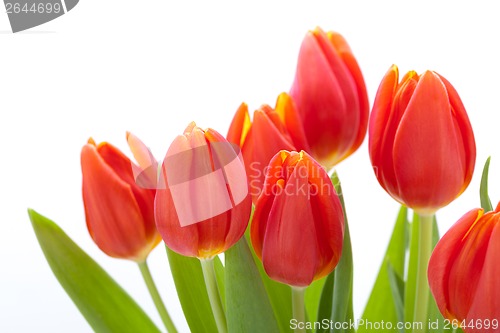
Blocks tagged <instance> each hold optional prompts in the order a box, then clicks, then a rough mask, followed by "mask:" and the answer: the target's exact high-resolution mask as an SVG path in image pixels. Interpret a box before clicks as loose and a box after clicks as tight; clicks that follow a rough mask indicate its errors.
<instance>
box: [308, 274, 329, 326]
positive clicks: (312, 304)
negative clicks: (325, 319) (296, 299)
mask: <svg viewBox="0 0 500 333" xmlns="http://www.w3.org/2000/svg"><path fill="white" fill-rule="evenodd" d="M325 281H326V277H324V278H322V279H319V280H316V281H314V282H313V283H311V285H310V286H309V287H307V288H306V295H305V300H304V302H305V306H306V313H307V319H308V320H309V321H311V322H315V321H316V319H317V318H318V308H319V302H320V298H321V294H322V293H323V286H324V285H325Z"/></svg>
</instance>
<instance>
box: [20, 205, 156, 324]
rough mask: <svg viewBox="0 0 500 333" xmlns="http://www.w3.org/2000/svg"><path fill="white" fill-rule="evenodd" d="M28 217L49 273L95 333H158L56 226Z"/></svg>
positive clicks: (34, 214)
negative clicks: (50, 272) (49, 269)
mask: <svg viewBox="0 0 500 333" xmlns="http://www.w3.org/2000/svg"><path fill="white" fill-rule="evenodd" d="M28 214H29V217H30V219H31V224H32V225H33V229H34V230H35V234H36V237H37V238H38V242H39V243H40V247H41V248H42V250H43V253H44V255H45V258H46V259H47V262H48V263H49V265H50V268H51V269H52V272H53V273H54V275H55V276H56V278H57V280H58V281H59V283H60V284H61V286H62V287H63V288H64V290H65V291H66V293H67V294H68V295H69V297H71V299H72V300H73V302H74V303H75V305H76V306H77V308H78V310H80V312H81V313H82V315H83V316H84V317H85V319H86V320H87V322H88V323H89V325H90V326H91V327H92V329H93V330H94V331H95V332H99V333H100V332H109V333H114V332H123V333H128V332H130V333H136V332H148V333H149V332H154V333H157V332H160V331H159V330H158V328H157V327H156V326H155V324H154V323H153V322H152V321H151V319H150V318H149V317H148V316H147V315H146V314H145V313H144V311H143V310H142V309H141V308H140V307H139V305H137V303H136V302H135V301H134V300H133V299H132V298H131V297H130V296H129V295H128V294H127V293H126V292H125V291H124V290H123V289H122V288H121V287H120V286H119V285H118V284H117V283H116V282H115V281H114V280H113V278H111V276H109V275H108V273H106V271H104V269H102V268H101V266H99V265H98V264H97V263H96V262H95V261H94V260H93V259H92V258H91V257H89V256H88V255H87V254H86V253H85V252H84V251H83V250H82V249H81V248H80V247H79V246H78V245H76V244H75V243H74V242H73V241H72V240H71V239H70V238H69V237H68V236H67V235H66V234H65V233H64V231H63V230H62V229H61V228H60V227H59V226H58V225H57V224H55V223H54V222H52V221H51V220H49V219H48V218H46V217H44V216H42V215H40V214H38V213H37V212H35V211H34V210H31V209H30V210H28ZM54 319H56V318H54Z"/></svg>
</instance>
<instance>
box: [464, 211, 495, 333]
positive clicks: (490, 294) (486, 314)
mask: <svg viewBox="0 0 500 333" xmlns="http://www.w3.org/2000/svg"><path fill="white" fill-rule="evenodd" d="M492 223H494V226H493V228H492V229H493V230H492V231H491V233H490V234H489V235H488V236H489V240H488V241H487V242H485V243H487V247H488V249H487V252H486V254H485V258H484V266H483V269H482V271H481V273H480V275H481V277H480V279H479V281H478V283H477V287H476V290H475V297H474V299H473V300H472V304H471V306H470V309H469V312H468V314H467V320H466V321H467V322H470V321H473V322H475V323H476V324H477V323H478V322H479V321H478V319H479V320H481V321H482V322H483V323H485V320H489V322H490V323H491V321H492V320H493V319H497V320H498V318H500V297H498V296H499V295H500V284H499V283H498V277H499V276H500V265H499V264H498V256H499V254H500V223H499V216H498V215H496V216H495V217H494V221H492ZM478 273H479V272H478ZM483 326H484V324H483ZM485 329H486V327H485V326H484V329H483V328H482V327H476V329H475V330H474V329H473V330H471V332H478V333H479V332H484V330H485Z"/></svg>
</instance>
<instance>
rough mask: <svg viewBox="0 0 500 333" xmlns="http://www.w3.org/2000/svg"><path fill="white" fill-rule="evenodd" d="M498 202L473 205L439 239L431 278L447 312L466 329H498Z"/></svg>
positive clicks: (499, 273)
mask: <svg viewBox="0 0 500 333" xmlns="http://www.w3.org/2000/svg"><path fill="white" fill-rule="evenodd" d="M499 261H500V204H499V205H498V206H497V208H496V210H495V211H494V212H488V213H486V214H484V211H483V209H473V210H471V211H470V212H468V213H467V214H465V215H464V216H463V217H462V218H461V219H460V220H458V222H457V223H455V224H454V225H453V226H452V227H451V228H450V230H449V231H448V232H447V233H446V234H445V235H444V236H443V238H442V239H441V240H440V241H439V242H438V244H437V245H436V248H435V249H434V252H433V253H432V256H431V259H430V262H429V269H428V278H429V284H430V288H431V291H432V294H433V295H434V298H435V299H436V303H437V305H438V307H439V310H440V311H441V313H442V314H443V316H444V317H445V318H447V319H449V320H450V321H452V320H455V323H458V324H460V325H461V326H462V328H463V329H464V331H465V332H467V333H470V332H472V333H476V332H477V333H484V332H498V331H499V322H498V321H499V319H500V284H499V283H498V277H499V276H500V268H499V267H500V266H499V265H498V263H499Z"/></svg>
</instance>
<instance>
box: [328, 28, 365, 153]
mask: <svg viewBox="0 0 500 333" xmlns="http://www.w3.org/2000/svg"><path fill="white" fill-rule="evenodd" d="M328 39H329V40H330V42H331V43H332V44H333V46H334V48H335V49H336V50H337V52H338V54H339V56H340V57H341V58H342V61H343V62H344V64H345V65H346V67H347V69H348V71H349V72H350V73H351V75H352V78H353V79H354V82H355V84H356V90H357V95H358V99H359V109H360V113H359V116H360V118H359V128H358V134H357V136H356V139H355V140H354V143H353V145H352V146H351V149H350V150H349V151H348V152H347V153H346V156H345V157H347V156H349V155H350V154H352V153H353V152H354V151H356V150H357V149H358V148H359V146H360V145H361V143H363V140H364V138H365V135H366V129H367V127H368V114H369V111H370V110H369V109H370V104H369V101H368V94H367V90H366V84H365V80H364V78H363V74H362V73H361V69H360V68H359V65H358V62H357V61H356V58H355V57H354V55H353V53H352V51H351V48H350V47H349V45H348V44H347V41H346V40H345V38H344V37H343V36H342V35H340V34H338V33H335V32H328Z"/></svg>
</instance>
